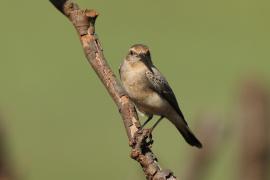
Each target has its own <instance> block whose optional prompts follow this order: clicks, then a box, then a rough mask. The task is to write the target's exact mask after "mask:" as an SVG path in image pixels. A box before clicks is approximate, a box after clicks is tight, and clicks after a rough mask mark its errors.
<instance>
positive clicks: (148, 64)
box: [139, 54, 153, 72]
mask: <svg viewBox="0 0 270 180" xmlns="http://www.w3.org/2000/svg"><path fill="white" fill-rule="evenodd" d="M139 56H140V58H141V61H142V62H143V63H144V64H145V65H146V67H147V69H149V71H151V72H153V70H152V63H151V59H150V57H149V56H147V55H146V54H140V55H139Z"/></svg>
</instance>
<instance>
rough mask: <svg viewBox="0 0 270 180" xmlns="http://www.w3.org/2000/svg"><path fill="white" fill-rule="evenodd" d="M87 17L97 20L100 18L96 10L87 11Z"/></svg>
mask: <svg viewBox="0 0 270 180" xmlns="http://www.w3.org/2000/svg"><path fill="white" fill-rule="evenodd" d="M84 12H85V15H86V16H87V17H89V18H93V19H96V18H97V17H98V16H99V13H98V12H97V11H96V10H94V9H85V11H84Z"/></svg>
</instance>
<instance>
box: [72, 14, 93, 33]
mask: <svg viewBox="0 0 270 180" xmlns="http://www.w3.org/2000/svg"><path fill="white" fill-rule="evenodd" d="M69 17H70V19H71V21H72V23H73V24H74V26H75V27H76V29H77V30H78V32H79V34H80V35H81V36H83V35H86V34H90V35H94V34H95V22H96V18H97V17H98V13H97V12H96V11H95V10H89V9H85V10H81V9H80V10H73V11H71V12H70V14H69Z"/></svg>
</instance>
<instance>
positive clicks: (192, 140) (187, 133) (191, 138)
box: [172, 117, 202, 148]
mask: <svg viewBox="0 0 270 180" xmlns="http://www.w3.org/2000/svg"><path fill="white" fill-rule="evenodd" d="M172 123H173V124H174V125H175V126H176V128H177V129H178V131H179V132H180V133H181V135H182V136H183V137H184V139H185V141H186V142H187V143H188V144H190V145H191V146H196V147H197V148H202V143H201V142H200V141H199V140H198V139H197V138H196V136H195V135H194V134H193V133H192V131H191V130H190V129H189V127H188V125H187V124H186V123H185V121H184V120H183V119H182V118H180V117H179V118H177V120H176V121H172Z"/></svg>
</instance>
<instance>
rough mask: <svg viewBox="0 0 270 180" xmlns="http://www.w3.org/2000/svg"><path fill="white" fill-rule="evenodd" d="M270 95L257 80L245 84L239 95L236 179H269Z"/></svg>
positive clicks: (250, 80)
mask: <svg viewBox="0 0 270 180" xmlns="http://www.w3.org/2000/svg"><path fill="white" fill-rule="evenodd" d="M269 107H270V106H269V93H268V92H267V91H266V89H265V87H264V86H262V85H261V83H260V82H259V81H258V80H257V79H254V78H252V79H248V80H247V81H245V82H244V84H243V86H242V87H241V92H240V109H239V110H240V111H239V134H240V138H239V145H240V152H239V157H240V162H239V163H240V164H239V165H240V171H239V179H245V180H253V179H256V180H267V179H269V178H268V177H267V176H268V171H269V155H270V153H269V152H270V151H269V130H270V129H269V121H270V116H269V115H270V114H269Z"/></svg>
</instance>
